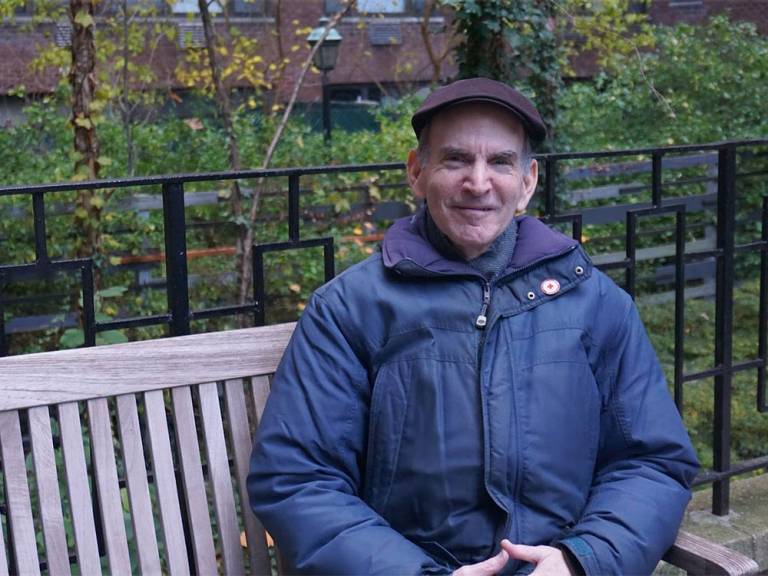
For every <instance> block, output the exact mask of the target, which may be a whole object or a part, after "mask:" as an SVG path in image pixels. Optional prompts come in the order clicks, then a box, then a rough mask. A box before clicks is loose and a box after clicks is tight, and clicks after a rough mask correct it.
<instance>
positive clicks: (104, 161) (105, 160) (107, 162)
mask: <svg viewBox="0 0 768 576" xmlns="http://www.w3.org/2000/svg"><path fill="white" fill-rule="evenodd" d="M96 162H98V163H99V164H101V165H102V166H111V165H112V158H110V157H109V156H99V157H98V158H96Z"/></svg>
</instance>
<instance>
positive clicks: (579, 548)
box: [555, 536, 600, 576]
mask: <svg viewBox="0 0 768 576" xmlns="http://www.w3.org/2000/svg"><path fill="white" fill-rule="evenodd" d="M555 547H557V548H559V549H560V550H562V551H563V556H565V561H566V563H567V564H568V568H570V570H571V572H572V573H573V574H574V575H576V576H589V575H590V574H599V573H600V571H599V568H598V566H597V558H596V557H595V552H594V551H593V550H592V547H591V546H590V545H589V544H588V543H587V541H586V540H584V539H583V538H581V537H580V536H570V537H568V538H566V539H564V540H561V541H560V542H558V543H557V544H555Z"/></svg>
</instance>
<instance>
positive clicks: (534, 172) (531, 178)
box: [516, 158, 539, 214]
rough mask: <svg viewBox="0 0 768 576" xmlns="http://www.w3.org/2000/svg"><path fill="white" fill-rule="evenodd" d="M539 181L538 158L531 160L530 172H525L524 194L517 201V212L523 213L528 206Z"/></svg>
mask: <svg viewBox="0 0 768 576" xmlns="http://www.w3.org/2000/svg"><path fill="white" fill-rule="evenodd" d="M538 181H539V163H538V162H537V161H536V159H535V158H534V159H532V160H531V166H530V167H529V168H528V172H526V173H525V174H523V182H522V194H521V195H520V199H519V200H518V202H517V206H516V212H517V213H518V214H522V213H523V212H525V209H526V208H527V207H528V203H529V202H530V201H531V198H532V197H533V193H534V192H536V184H537V183H538Z"/></svg>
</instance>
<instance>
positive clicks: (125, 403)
mask: <svg viewBox="0 0 768 576" xmlns="http://www.w3.org/2000/svg"><path fill="white" fill-rule="evenodd" d="M116 401H117V419H118V427H119V430H120V444H121V446H122V448H123V464H124V466H125V478H126V484H127V485H128V500H129V502H130V504H131V520H132V522H133V539H134V542H135V543H136V552H137V554H138V556H139V566H140V567H141V573H142V574H159V573H160V553H159V552H158V549H157V538H156V536H155V530H154V526H155V520H154V514H153V513H152V501H151V500H150V497H149V484H148V482H147V467H146V464H145V462H144V446H143V443H142V441H141V429H140V427H139V414H138V408H137V406H136V396H134V395H133V394H124V395H123V396H118V397H117V400H116Z"/></svg>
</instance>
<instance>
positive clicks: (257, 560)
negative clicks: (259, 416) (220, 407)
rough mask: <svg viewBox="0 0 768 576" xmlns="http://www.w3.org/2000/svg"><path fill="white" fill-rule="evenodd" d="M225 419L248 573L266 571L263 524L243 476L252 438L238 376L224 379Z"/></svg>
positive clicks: (245, 473)
mask: <svg viewBox="0 0 768 576" xmlns="http://www.w3.org/2000/svg"><path fill="white" fill-rule="evenodd" d="M224 393H225V396H226V400H227V402H226V407H227V419H228V420H229V425H230V433H231V438H232V446H233V448H234V453H235V466H236V468H237V485H238V488H239V491H240V506H241V509H242V511H243V513H242V515H243V520H244V523H245V533H246V541H247V544H248V557H249V559H250V563H251V564H250V568H251V570H250V572H251V574H270V562H269V551H268V550H267V541H266V538H265V537H264V527H263V526H262V525H261V522H259V521H258V519H257V518H256V516H254V514H253V512H251V507H250V505H249V503H248V487H247V486H246V478H247V477H248V471H249V469H250V454H251V451H250V445H251V442H252V441H253V436H252V435H251V430H250V428H249V426H248V416H247V414H246V404H245V392H244V391H243V381H242V380H228V381H227V382H225V383H224Z"/></svg>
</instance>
